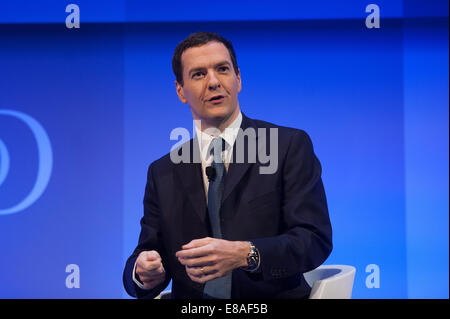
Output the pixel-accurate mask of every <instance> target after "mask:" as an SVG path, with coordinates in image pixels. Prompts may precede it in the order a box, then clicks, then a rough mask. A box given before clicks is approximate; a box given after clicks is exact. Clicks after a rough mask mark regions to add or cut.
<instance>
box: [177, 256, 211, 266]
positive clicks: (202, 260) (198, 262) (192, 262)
mask: <svg viewBox="0 0 450 319" xmlns="http://www.w3.org/2000/svg"><path fill="white" fill-rule="evenodd" d="M178 261H179V262H180V263H181V264H182V265H184V266H189V267H202V266H212V265H214V264H215V263H216V258H215V257H214V256H205V257H199V258H178Z"/></svg>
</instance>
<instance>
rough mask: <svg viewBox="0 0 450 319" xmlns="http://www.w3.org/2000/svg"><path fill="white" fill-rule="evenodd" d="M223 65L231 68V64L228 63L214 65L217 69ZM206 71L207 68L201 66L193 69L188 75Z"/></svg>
mask: <svg viewBox="0 0 450 319" xmlns="http://www.w3.org/2000/svg"><path fill="white" fill-rule="evenodd" d="M222 65H228V66H231V64H230V62H228V61H221V62H218V63H216V64H215V65H214V67H215V68H217V67H218V66H222ZM204 69H206V68H205V67H203V66H199V67H196V68H193V69H191V70H189V73H188V74H189V75H191V74H192V73H194V72H197V71H202V70H204Z"/></svg>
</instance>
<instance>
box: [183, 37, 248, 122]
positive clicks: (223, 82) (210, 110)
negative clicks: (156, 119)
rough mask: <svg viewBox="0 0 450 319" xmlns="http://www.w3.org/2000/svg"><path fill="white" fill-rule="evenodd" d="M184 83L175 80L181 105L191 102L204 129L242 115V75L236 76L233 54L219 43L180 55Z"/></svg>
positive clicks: (191, 49) (206, 45)
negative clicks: (240, 107)
mask: <svg viewBox="0 0 450 319" xmlns="http://www.w3.org/2000/svg"><path fill="white" fill-rule="evenodd" d="M181 62H182V66H183V82H184V85H183V86H181V84H180V83H178V82H176V81H175V85H176V88H177V94H178V97H179V99H180V100H181V102H183V103H188V104H189V107H190V109H191V112H192V116H193V117H194V120H201V121H202V127H204V128H206V127H210V126H214V127H218V128H220V126H224V125H225V126H224V127H226V126H227V125H229V124H230V123H231V122H232V121H233V120H234V119H235V118H236V116H237V115H238V114H239V103H238V98H237V97H238V93H239V92H240V91H241V76H240V72H238V73H239V74H238V75H236V73H235V71H234V69H233V64H232V62H231V58H230V54H229V53H228V50H227V48H226V47H225V46H224V45H223V44H222V43H220V42H209V43H207V44H205V45H202V46H199V47H193V48H189V49H187V50H186V51H184V52H183V54H182V55H181Z"/></svg>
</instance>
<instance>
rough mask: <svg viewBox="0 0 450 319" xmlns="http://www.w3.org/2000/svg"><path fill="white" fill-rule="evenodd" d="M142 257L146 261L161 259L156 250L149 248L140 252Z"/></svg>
mask: <svg viewBox="0 0 450 319" xmlns="http://www.w3.org/2000/svg"><path fill="white" fill-rule="evenodd" d="M142 255H143V259H144V260H148V261H153V260H158V259H161V256H160V255H159V253H158V252H157V251H156V250H149V251H144V252H142Z"/></svg>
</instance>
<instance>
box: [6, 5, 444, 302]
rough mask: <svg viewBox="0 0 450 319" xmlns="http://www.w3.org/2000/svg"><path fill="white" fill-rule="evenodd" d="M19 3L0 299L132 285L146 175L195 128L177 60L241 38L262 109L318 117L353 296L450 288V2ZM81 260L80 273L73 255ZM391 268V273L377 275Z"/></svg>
mask: <svg viewBox="0 0 450 319" xmlns="http://www.w3.org/2000/svg"><path fill="white" fill-rule="evenodd" d="M70 3H74V2H67V1H61V0H58V1H56V0H53V1H50V0H46V1H38V2H34V1H4V2H2V3H1V8H2V10H0V72H1V75H2V76H1V77H0V297H1V298H122V297H126V294H125V292H124V290H123V288H122V281H121V280H122V279H121V277H122V269H123V266H124V263H125V260H126V258H127V257H128V256H129V255H130V254H131V252H132V250H133V249H134V247H135V245H136V243H137V239H138V234H139V230H140V227H139V220H140V218H141V216H142V199H143V194H144V187H145V182H146V180H145V178H146V170H147V167H148V165H149V163H151V162H152V161H153V160H155V159H157V158H159V157H160V156H162V155H164V154H166V153H167V152H168V151H169V150H170V148H171V146H172V145H173V144H174V143H175V141H171V140H170V138H169V136H170V132H171V130H172V129H174V128H176V127H186V128H187V129H188V130H190V131H191V133H193V129H192V117H191V114H190V111H189V109H188V107H187V106H186V105H184V104H182V103H181V102H179V100H178V98H177V96H176V93H175V87H174V76H173V74H172V70H171V58H172V54H173V50H174V48H175V46H176V44H177V43H178V42H179V41H181V40H182V39H183V38H185V37H186V36H187V35H188V34H189V33H191V32H195V31H202V30H207V31H214V32H218V33H220V34H222V35H223V36H225V37H226V38H229V39H230V40H232V41H233V44H234V47H235V50H236V53H237V59H238V64H239V67H240V69H241V73H242V80H243V90H242V92H241V94H240V105H241V108H242V110H243V112H244V113H245V114H246V115H248V116H249V117H253V118H258V119H263V120H267V121H271V122H274V123H276V124H280V125H285V126H292V127H297V128H301V129H304V130H306V131H307V132H308V133H309V135H310V136H311V138H312V140H313V143H314V147H315V152H316V154H317V156H318V157H319V159H320V161H321V163H322V166H323V180H324V185H325V188H326V192H327V197H328V204H329V210H330V217H331V221H332V224H333V236H334V250H333V252H332V254H331V256H330V257H329V258H328V259H327V261H326V264H350V265H354V266H355V267H356V269H357V272H356V278H355V284H354V289H353V297H354V298H448V296H449V294H448V279H449V278H448V273H449V268H448V248H449V247H448V241H449V240H448V212H449V210H448V208H449V201H448V186H449V181H448V176H449V174H448V167H449V154H448V133H449V130H448V110H449V104H448V103H449V94H448V84H449V83H448V82H449V81H448V2H447V1H429V2H427V3H425V2H424V1H400V0H397V1H384V0H383V1H381V0H380V1H378V2H377V3H376V4H377V5H378V6H379V8H380V28H371V29H369V28H367V27H366V24H365V19H366V17H367V16H368V15H369V14H370V13H367V12H366V11H365V9H366V6H367V5H368V4H369V3H366V2H365V1H359V0H352V1H346V2H344V3H340V2H336V1H331V0H327V1H324V0H322V1H316V2H314V3H312V2H310V1H277V2H276V3H274V2H273V1H258V2H256V1H249V2H244V3H242V2H241V1H228V2H227V7H226V8H224V7H223V6H222V4H221V5H220V6H219V4H218V3H215V2H210V1H208V2H207V1H197V2H195V3H192V4H188V2H186V1H183V2H181V1H179V2H178V1H175V2H170V4H169V3H168V2H156V1H137V0H133V1H124V0H122V1H113V2H111V1H87V0H79V1H77V2H76V4H77V5H78V7H79V9H80V28H67V27H66V17H67V16H68V15H69V14H70V12H69V13H68V12H65V9H66V6H67V5H68V4H70ZM68 265H75V270H73V269H74V268H70V267H73V266H69V268H67V266H68ZM374 269H375V270H374Z"/></svg>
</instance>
